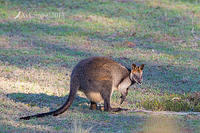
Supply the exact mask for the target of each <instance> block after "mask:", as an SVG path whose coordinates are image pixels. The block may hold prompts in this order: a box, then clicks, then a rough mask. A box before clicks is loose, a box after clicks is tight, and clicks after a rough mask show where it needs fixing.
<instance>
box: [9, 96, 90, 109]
mask: <svg viewBox="0 0 200 133" xmlns="http://www.w3.org/2000/svg"><path fill="white" fill-rule="evenodd" d="M7 97H8V98H10V99H12V100H14V101H15V102H20V103H24V104H28V106H31V107H34V106H38V107H40V108H42V107H49V108H50V110H55V109H57V108H59V107H60V106H62V105H63V104H64V103H65V101H66V100H67V98H68V95H67V96H64V97H58V96H50V95H47V94H44V93H41V94H32V93H29V94H26V93H11V94H7ZM83 103H88V100H87V99H86V98H83V97H80V96H76V98H75V99H74V101H73V104H72V106H71V107H72V108H74V107H76V106H79V105H80V104H83ZM51 105H53V106H57V105H59V106H58V107H56V108H55V107H51ZM88 107H89V106H88ZM84 108H85V106H84Z"/></svg>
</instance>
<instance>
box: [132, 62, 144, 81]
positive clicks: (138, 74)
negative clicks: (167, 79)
mask: <svg viewBox="0 0 200 133" xmlns="http://www.w3.org/2000/svg"><path fill="white" fill-rule="evenodd" d="M143 69H144V64H142V65H141V66H136V65H135V64H132V68H131V74H130V79H131V80H132V81H135V82H136V83H138V84H142V80H143V78H142V74H143Z"/></svg>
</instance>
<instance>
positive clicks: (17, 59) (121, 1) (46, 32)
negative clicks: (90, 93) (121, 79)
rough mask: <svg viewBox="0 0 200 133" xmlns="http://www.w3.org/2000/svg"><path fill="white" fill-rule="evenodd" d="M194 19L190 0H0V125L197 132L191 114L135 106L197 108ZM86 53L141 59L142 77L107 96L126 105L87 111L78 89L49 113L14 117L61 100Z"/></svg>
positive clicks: (199, 71)
mask: <svg viewBox="0 0 200 133" xmlns="http://www.w3.org/2000/svg"><path fill="white" fill-rule="evenodd" d="M199 20H200V4H199V1H198V0H162V1H160V0H153V1H152V0H151V1H150V0H108V1H105V0H76V1H75V0H60V1H56V0H48V1H42V0H29V1H26V0H0V111H1V116H0V132H9V133H10V132H137V133H138V132H139V133H143V132H144V133H149V132H160V130H161V129H165V128H166V129H165V131H166V132H167V131H168V132H170V133H171V132H181V133H182V132H183V133H187V132H194V133H198V132H199V131H200V126H199V125H200V115H199V114H198V113H193V114H190V113H189V114H188V113H182V112H180V113H170V112H161V113H160V112H159V113H158V112H156V113H155V112H149V111H145V110H144V109H147V110H154V111H163V110H172V111H187V112H191V111H200V104H199V101H198V100H199V95H198V94H199V90H200V85H199V84H200V61H199V60H200V21H199ZM91 56H107V57H111V58H113V59H114V60H116V61H118V62H120V63H121V64H123V65H126V66H128V67H131V64H132V63H136V64H138V65H140V64H145V68H144V75H143V76H144V81H143V84H142V85H134V86H132V87H131V88H130V91H129V94H128V97H127V100H126V101H125V102H124V103H123V104H122V105H120V104H119V102H120V100H119V94H118V93H117V92H115V93H114V95H113V97H112V106H121V107H124V108H128V109H129V111H124V112H121V113H106V112H101V111H91V110H89V102H88V100H87V99H86V98H85V96H84V94H82V93H78V95H77V97H76V99H75V101H74V103H73V105H72V107H70V109H69V110H68V111H67V112H65V113H64V114H62V115H60V116H58V117H47V118H42V119H33V120H30V121H20V120H19V117H21V116H25V115H30V114H35V113H39V112H46V111H49V110H54V109H56V108H58V107H59V106H61V105H62V104H63V103H64V101H65V99H66V98H67V96H68V92H69V81H70V74H71V71H72V69H73V67H74V66H75V65H76V64H77V63H78V61H80V60H81V59H85V58H87V57H91ZM191 97H192V98H191ZM163 99H164V100H163ZM190 99H194V101H192V103H191V101H190ZM163 101H164V102H163ZM195 101H197V102H195ZM179 103H181V104H179ZM169 104H170V107H169ZM173 105H178V107H177V106H173ZM172 106H173V107H172Z"/></svg>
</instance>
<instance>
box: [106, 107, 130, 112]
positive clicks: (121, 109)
mask: <svg viewBox="0 0 200 133" xmlns="http://www.w3.org/2000/svg"><path fill="white" fill-rule="evenodd" d="M127 110H128V109H124V108H109V109H106V110H104V111H107V112H120V111H127Z"/></svg>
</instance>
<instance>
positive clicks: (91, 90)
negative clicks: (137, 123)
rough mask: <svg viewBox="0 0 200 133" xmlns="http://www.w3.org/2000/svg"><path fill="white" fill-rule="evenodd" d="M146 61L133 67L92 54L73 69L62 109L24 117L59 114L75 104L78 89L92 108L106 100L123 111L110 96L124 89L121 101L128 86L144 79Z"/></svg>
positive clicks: (105, 102) (113, 109)
mask: <svg viewBox="0 0 200 133" xmlns="http://www.w3.org/2000/svg"><path fill="white" fill-rule="evenodd" d="M143 67H144V65H141V66H140V67H137V66H136V65H135V64H133V65H132V70H129V69H127V68H126V67H124V66H122V65H121V64H119V63H117V62H115V61H113V60H111V59H109V58H106V57H91V58H88V59H84V60H82V61H80V62H79V63H78V64H77V65H76V66H75V67H74V69H73V71H72V74H71V81H70V93H69V96H68V99H67V101H66V102H65V103H64V105H63V106H62V107H60V108H59V109H57V110H55V111H52V112H48V113H42V114H36V115H33V116H27V117H22V118H20V119H25V120H28V119H30V118H34V117H44V116H47V115H53V116H57V115H59V114H61V113H63V112H64V111H66V110H67V109H68V108H69V107H70V105H71V104H72V102H73V100H74V98H75V95H76V93H77V91H78V90H80V91H82V92H83V93H85V95H86V96H87V98H88V99H89V100H90V101H91V106H90V108H91V109H96V108H97V103H99V102H101V101H103V102H104V111H120V110H122V109H121V108H112V107H111V106H110V99H111V96H112V93H113V91H114V90H118V91H119V92H121V95H122V96H121V98H122V101H121V103H122V102H123V101H124V100H125V98H126V96H127V94H128V88H129V86H131V85H132V84H134V83H141V81H142V70H143Z"/></svg>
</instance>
